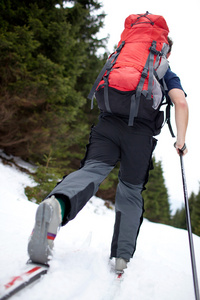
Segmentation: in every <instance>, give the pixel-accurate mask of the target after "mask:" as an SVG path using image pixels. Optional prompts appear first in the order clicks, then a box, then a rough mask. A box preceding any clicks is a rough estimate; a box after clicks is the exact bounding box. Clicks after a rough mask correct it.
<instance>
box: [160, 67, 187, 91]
mask: <svg viewBox="0 0 200 300" xmlns="http://www.w3.org/2000/svg"><path fill="white" fill-rule="evenodd" d="M164 80H165V83H166V85H167V88H168V92H169V91H170V90H172V89H174V88H175V89H180V90H183V88H182V85H181V81H180V78H179V77H178V76H177V75H176V74H175V73H173V72H172V71H171V69H170V68H169V69H168V70H167V72H166V74H165V76H164ZM183 91H184V90H183Z"/></svg>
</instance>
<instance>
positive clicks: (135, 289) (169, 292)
mask: <svg viewBox="0 0 200 300" xmlns="http://www.w3.org/2000/svg"><path fill="white" fill-rule="evenodd" d="M27 185H29V186H33V185H34V182H33V181H32V180H31V179H30V178H29V176H28V175H27V174H24V173H22V172H20V171H18V170H17V169H16V168H15V167H14V166H13V167H11V166H8V165H3V164H2V163H1V162H0V191H1V194H0V236H1V243H0V253H1V255H0V267H1V272H0V285H2V284H3V283H5V282H7V281H8V280H9V279H10V277H11V276H16V275H19V273H20V272H21V270H22V269H23V266H24V264H25V263H26V261H27V260H28V255H27V241H28V237H29V235H30V233H31V231H32V228H33V224H34V218H35V212H36V209H37V204H35V203H32V202H29V201H28V200H27V197H26V196H25V194H24V188H25V187H26V186H27ZM114 218H115V214H114V210H111V209H107V208H106V207H105V205H104V202H103V201H102V200H101V199H99V198H97V197H92V198H91V200H90V201H89V202H88V204H87V205H86V207H85V208H84V209H83V210H82V211H81V212H80V213H79V214H78V216H77V217H76V219H75V220H73V221H71V222H70V223H69V224H68V225H67V226H65V227H62V228H61V229H60V231H59V233H58V236H57V238H56V240H55V247H54V257H53V260H52V261H51V263H50V266H51V267H50V270H49V272H48V274H47V275H45V276H43V277H42V278H41V279H40V282H38V283H36V284H35V285H32V286H30V287H28V288H27V289H25V290H23V291H22V292H20V293H19V294H18V295H16V296H13V297H12V299H13V300H17V299H20V300H27V299H29V300H40V299H44V300H55V299H59V300H68V299H70V300H88V299H92V300H109V299H115V300H119V299H120V300H132V299H136V300H192V299H195V297H194V288H193V278H192V269H191V261H190V252H189V242H188V233H187V231H186V230H181V229H175V228H173V227H170V226H166V225H162V224H155V223H152V222H149V221H147V220H144V222H143V224H142V226H141V229H140V234H139V237H138V242H137V250H136V252H135V255H134V258H133V259H132V260H131V262H130V263H129V265H128V269H127V270H126V271H125V274H124V280H123V281H122V282H121V284H120V286H118V287H117V293H116V295H115V296H114V298H113V297H112V298H110V295H109V292H111V291H112V289H111V287H112V286H113V284H114V275H113V273H112V272H111V270H110V269H111V266H110V263H109V251H110V242H111V238H112V231H113V225H114ZM193 239H194V247H195V255H196V265H197V272H198V277H199V279H200V238H199V237H197V236H196V235H193ZM199 285H200V283H199Z"/></svg>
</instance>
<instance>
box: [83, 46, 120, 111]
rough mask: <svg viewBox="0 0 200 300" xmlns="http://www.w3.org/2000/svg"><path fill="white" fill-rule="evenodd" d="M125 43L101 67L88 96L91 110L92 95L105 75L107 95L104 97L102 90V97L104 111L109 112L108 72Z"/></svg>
mask: <svg viewBox="0 0 200 300" xmlns="http://www.w3.org/2000/svg"><path fill="white" fill-rule="evenodd" d="M124 44H125V41H123V42H122V43H121V44H120V45H119V47H118V48H117V49H116V51H115V52H114V53H113V54H112V55H111V56H110V57H109V59H108V60H107V61H106V63H105V65H104V66H103V68H102V70H101V72H100V73H99V75H98V76H97V79H96V80H95V83H94V85H93V87H92V89H91V91H90V93H89V95H88V99H90V100H91V108H93V99H94V94H95V92H96V88H97V86H98V85H99V82H100V81H101V80H102V78H103V76H104V74H105V73H106V71H107V73H106V75H105V76H104V81H105V87H106V89H107V95H106V97H105V89H104V97H105V105H106V109H109V110H108V111H110V106H109V100H108V75H109V74H110V71H111V69H112V67H113V65H114V64H115V62H116V60H117V57H118V55H119V53H120V51H121V49H122V48H123V47H124Z"/></svg>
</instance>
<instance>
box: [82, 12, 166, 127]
mask: <svg viewBox="0 0 200 300" xmlns="http://www.w3.org/2000/svg"><path fill="white" fill-rule="evenodd" d="M168 33H169V29H168V26H167V23H166V21H165V19H164V18H163V17H162V16H158V15H152V14H149V13H148V12H146V13H145V14H138V15H134V14H133V15H130V16H129V17H128V18H126V20H125V29H124V31H123V32H122V34H121V40H120V41H119V43H118V47H117V49H116V51H115V52H114V53H112V54H111V55H110V57H109V58H108V60H107V62H106V64H105V65H104V67H103V69H102V70H101V72H100V74H99V75H98V77H97V79H96V81H95V83H94V85H93V87H92V89H91V91H90V93H89V95H88V98H89V99H91V100H92V106H93V98H94V96H95V97H96V99H97V102H98V106H99V108H100V109H101V110H102V111H104V112H109V113H113V114H116V115H122V116H129V124H128V125H129V126H132V125H133V122H134V119H135V118H140V119H146V120H149V121H156V120H157V119H160V120H161V121H159V123H163V120H164V113H163V112H160V111H159V109H160V107H161V105H162V104H163V91H164V89H163V86H161V84H160V81H161V79H163V77H164V75H165V73H166V72H167V70H168V67H169V65H168V61H167V58H166V56H167V53H168V51H169V45H168ZM167 98H168V97H167ZM167 100H168V101H167V102H168V104H169V107H170V105H172V103H171V101H170V99H169V98H168V99H167ZM168 114H169V109H168ZM161 115H162V116H161ZM167 118H169V116H167ZM167 121H168V120H167ZM168 125H169V124H168ZM159 126H160V128H161V126H162V124H160V125H159Z"/></svg>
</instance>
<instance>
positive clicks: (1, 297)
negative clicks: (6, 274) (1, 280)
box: [0, 263, 49, 300]
mask: <svg viewBox="0 0 200 300" xmlns="http://www.w3.org/2000/svg"><path fill="white" fill-rule="evenodd" d="M48 269H49V267H48V266H45V265H39V264H34V263H31V264H28V267H27V269H26V271H24V272H23V273H21V274H20V275H18V276H14V277H12V278H11V279H10V280H9V282H7V283H5V284H4V285H3V286H2V285H1V286H0V300H5V299H9V298H10V297H11V296H13V295H15V294H16V293H18V292H19V291H21V290H22V289H24V288H25V287H26V286H28V285H30V284H31V283H33V282H35V281H37V280H38V279H39V278H40V277H41V276H42V275H44V274H46V273H47V272H48Z"/></svg>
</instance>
